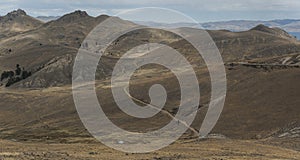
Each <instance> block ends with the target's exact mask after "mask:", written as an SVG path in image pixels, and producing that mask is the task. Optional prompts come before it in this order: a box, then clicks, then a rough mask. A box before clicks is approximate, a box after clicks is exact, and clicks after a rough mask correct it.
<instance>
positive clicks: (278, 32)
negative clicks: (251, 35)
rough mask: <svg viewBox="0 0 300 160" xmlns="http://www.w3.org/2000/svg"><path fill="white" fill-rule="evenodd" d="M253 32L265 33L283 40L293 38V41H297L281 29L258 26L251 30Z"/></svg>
mask: <svg viewBox="0 0 300 160" xmlns="http://www.w3.org/2000/svg"><path fill="white" fill-rule="evenodd" d="M251 30H252V31H260V32H265V33H268V34H272V35H275V36H278V37H281V38H291V39H295V38H294V37H293V36H291V35H290V34H289V33H287V32H286V31H285V30H283V29H280V28H270V27H268V26H265V25H262V24H260V25H258V26H256V27H254V28H252V29H251Z"/></svg>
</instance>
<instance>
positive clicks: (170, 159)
mask: <svg viewBox="0 0 300 160" xmlns="http://www.w3.org/2000/svg"><path fill="white" fill-rule="evenodd" d="M296 140H299V139H296ZM269 141H273V140H263V141H262V140H260V141H257V140H231V139H208V140H202V141H186V140H185V141H183V140H181V141H178V142H176V143H174V144H172V145H171V146H168V147H166V148H164V149H161V150H159V151H156V152H152V153H147V154H131V153H123V152H119V151H116V150H113V149H110V148H108V147H106V146H104V145H102V144H101V143H95V142H93V143H90V144H87V143H74V144H46V143H40V142H38V143H37V142H26V143H23V142H22V143H21V142H13V141H7V140H0V146H1V147H0V159H1V160H12V159H18V160H23V159H24V160H25V159H65V160H66V159H67V160H85V159H90V160H94V159H100V160H101V159H103V160H104V159H105V160H118V159H122V160H123V159H124V160H126V159H128V160H181V159H182V160H227V159H228V160H229V159H230V160H232V159H239V160H240V159H249V160H255V159H264V160H268V159H289V160H298V159H300V152H299V150H298V151H297V150H294V149H292V148H289V147H280V145H278V144H279V142H278V143H275V144H271V143H270V142H269ZM287 141H289V142H287V143H289V144H292V143H295V141H294V140H293V139H290V140H287ZM295 144H298V143H297V142H296V143H295ZM288 148H289V149H288Z"/></svg>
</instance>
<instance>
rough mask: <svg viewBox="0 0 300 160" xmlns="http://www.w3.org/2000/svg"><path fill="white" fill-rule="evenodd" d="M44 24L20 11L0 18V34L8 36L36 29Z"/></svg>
mask: <svg viewBox="0 0 300 160" xmlns="http://www.w3.org/2000/svg"><path fill="white" fill-rule="evenodd" d="M42 24H43V22H41V21H39V20H37V19H35V18H32V17H30V16H28V15H27V14H26V12H25V11H23V10H21V9H18V10H15V11H12V12H10V13H8V14H7V15H5V16H2V17H0V33H1V35H2V34H5V35H7V36H8V35H11V34H15V33H20V32H25V31H28V30H32V29H35V28H37V27H39V26H40V25H42ZM0 38H1V37H0Z"/></svg>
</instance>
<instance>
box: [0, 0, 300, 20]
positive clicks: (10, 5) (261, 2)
mask: <svg viewBox="0 0 300 160" xmlns="http://www.w3.org/2000/svg"><path fill="white" fill-rule="evenodd" d="M138 7H164V8H169V9H174V10H177V11H180V12H182V13H184V14H186V15H188V16H190V17H192V18H194V19H196V20H197V21H198V22H207V21H224V20H271V19H300V0H247V1H243V0H1V1H0V15H5V14H7V13H8V12H10V11H12V10H15V9H18V8H21V9H24V10H25V11H26V12H27V13H28V14H29V15H31V16H35V17H36V16H52V15H53V16H58V15H63V14H66V13H69V12H72V11H74V10H78V9H80V10H85V11H87V12H88V13H89V14H90V15H92V16H97V15H100V14H108V15H115V14H116V13H118V12H120V11H124V10H127V9H133V8H138Z"/></svg>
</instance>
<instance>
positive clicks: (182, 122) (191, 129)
mask: <svg viewBox="0 0 300 160" xmlns="http://www.w3.org/2000/svg"><path fill="white" fill-rule="evenodd" d="M124 92H125V93H126V94H127V96H128V97H129V98H131V99H133V100H135V101H137V102H139V103H141V104H144V105H148V106H149V107H151V108H153V109H155V110H157V111H160V112H161V113H163V114H165V115H167V116H169V117H170V118H172V119H174V120H175V121H178V122H179V123H181V124H183V125H184V126H185V127H187V128H188V129H189V130H190V131H192V132H193V133H194V136H195V137H199V132H198V131H197V130H196V129H195V128H193V127H191V126H189V125H188V124H186V122H184V121H182V120H180V119H178V118H176V117H175V116H173V115H172V114H171V113H170V112H169V111H167V110H165V109H160V107H157V106H155V105H152V104H150V103H146V102H144V101H142V100H140V99H137V98H135V97H133V96H131V95H130V93H128V91H127V90H126V88H124Z"/></svg>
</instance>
